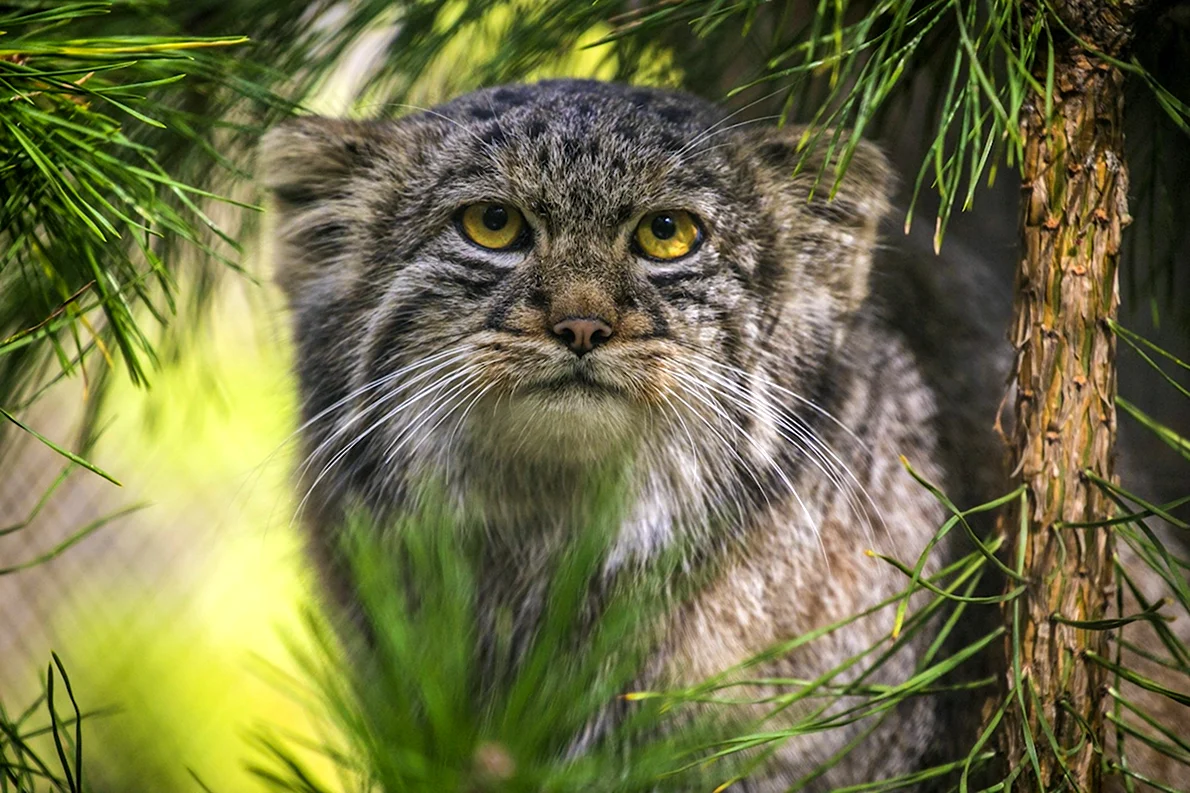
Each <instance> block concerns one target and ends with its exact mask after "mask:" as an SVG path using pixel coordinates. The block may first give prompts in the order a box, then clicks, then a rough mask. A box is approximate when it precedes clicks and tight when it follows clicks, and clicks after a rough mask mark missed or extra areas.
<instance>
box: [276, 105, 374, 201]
mask: <svg viewBox="0 0 1190 793" xmlns="http://www.w3.org/2000/svg"><path fill="white" fill-rule="evenodd" d="M375 138H376V131H375V125H374V124H369V123H366V122H355V121H344V120H342V119H334V118H320V117H317V116H304V117H299V118H291V119H289V120H287V121H284V122H282V123H280V124H278V125H277V126H275V127H273V128H272V129H270V130H269V131H268V132H267V133H265V136H264V138H263V139H261V142H260V157H259V162H258V167H257V178H258V180H259V181H260V182H261V184H263V185H264V187H265V188H266V189H268V190H269V191H270V192H272V193H273V195H274V196H276V198H277V199H278V200H279V201H280V202H282V203H283V204H291V205H295V206H300V205H303V204H308V203H310V202H313V201H320V200H324V199H326V198H328V197H331V196H334V195H335V194H336V193H337V192H339V191H341V190H342V187H343V185H344V184H345V183H346V182H347V180H348V179H350V178H351V176H352V175H353V174H355V173H356V172H358V170H359V169H360V168H361V167H363V166H364V165H366V164H367V162H368V160H369V159H371V157H373V156H375V153H376V152H375V151H374V148H375V147H374V143H375Z"/></svg>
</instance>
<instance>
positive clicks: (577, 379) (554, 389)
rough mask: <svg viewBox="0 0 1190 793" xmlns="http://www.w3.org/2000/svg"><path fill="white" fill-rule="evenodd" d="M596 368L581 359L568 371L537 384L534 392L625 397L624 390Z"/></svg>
mask: <svg viewBox="0 0 1190 793" xmlns="http://www.w3.org/2000/svg"><path fill="white" fill-rule="evenodd" d="M601 374H602V373H601V372H599V371H598V370H597V369H596V368H595V367H594V366H592V365H590V364H589V363H588V362H586V361H585V360H584V359H580V360H578V361H576V362H575V363H574V365H573V366H571V367H568V371H565V372H562V373H560V374H557V375H555V376H554V377H551V378H549V379H547V380H544V381H542V382H540V383H537V384H536V385H535V386H533V390H535V391H538V392H545V393H554V394H560V393H573V392H579V393H584V394H605V395H623V393H624V389H623V388H621V387H620V386H618V385H616V384H615V383H614V382H611V381H609V379H608V378H607V377H606V376H601Z"/></svg>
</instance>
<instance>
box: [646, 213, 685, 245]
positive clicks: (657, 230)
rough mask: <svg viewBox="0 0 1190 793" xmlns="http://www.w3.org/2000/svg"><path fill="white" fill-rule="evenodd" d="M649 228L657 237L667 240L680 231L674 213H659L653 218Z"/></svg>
mask: <svg viewBox="0 0 1190 793" xmlns="http://www.w3.org/2000/svg"><path fill="white" fill-rule="evenodd" d="M649 229H650V230H651V231H652V232H653V236H654V237H656V238H657V239H659V240H667V239H669V238H670V237H672V236H673V235H675V234H677V233H678V222H677V221H676V220H674V219H673V216H672V215H658V216H657V217H655V218H653V222H652V223H651V224H650V225H649Z"/></svg>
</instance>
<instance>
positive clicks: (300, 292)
mask: <svg viewBox="0 0 1190 793" xmlns="http://www.w3.org/2000/svg"><path fill="white" fill-rule="evenodd" d="M398 126H399V125H398V124H397V123H395V122H385V121H371V122H360V121H344V120H340V119H332V118H319V117H316V116H305V117H299V118H292V119H289V120H288V121H285V122H282V123H281V124H278V125H277V126H276V127H273V128H272V129H271V130H269V131H268V133H266V134H265V136H264V138H263V139H262V140H261V143H260V150H259V156H258V161H257V178H258V180H259V181H260V183H261V184H262V185H263V186H264V187H265V188H266V189H267V190H269V191H270V192H271V193H272V196H273V201H272V204H271V207H270V209H271V215H272V223H271V226H272V229H273V237H274V239H275V240H276V247H275V249H274V251H273V257H274V262H275V267H276V279H277V282H278V283H279V284H280V285H281V287H282V288H283V289H284V290H285V291H286V293H287V294H288V295H289V297H290V299H291V301H296V302H300V301H302V300H304V299H313V296H311V295H305V294H304V293H305V292H306V291H307V287H309V286H310V285H311V284H313V283H315V281H316V280H317V279H327V278H330V279H335V278H343V277H346V275H347V272H346V269H347V268H349V267H350V259H351V246H352V240H353V239H354V237H355V236H356V234H357V233H358V229H359V228H360V226H361V224H363V223H364V222H365V221H366V220H367V212H368V206H367V196H368V194H369V192H370V191H368V190H365V189H362V188H361V185H363V184H364V183H365V182H366V181H367V180H372V181H383V180H395V179H396V178H398V174H397V173H396V169H395V168H394V167H393V164H394V163H395V162H396V161H398V160H399V159H400V157H401V151H402V145H401V144H402V141H401V140H398V138H399V135H398V133H397V128H398ZM344 265H346V266H347V267H346V268H345V267H344Z"/></svg>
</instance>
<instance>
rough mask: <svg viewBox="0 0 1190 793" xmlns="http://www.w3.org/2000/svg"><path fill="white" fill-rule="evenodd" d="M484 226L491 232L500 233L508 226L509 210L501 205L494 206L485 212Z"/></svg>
mask: <svg viewBox="0 0 1190 793" xmlns="http://www.w3.org/2000/svg"><path fill="white" fill-rule="evenodd" d="M483 225H484V226H486V227H487V228H488V229H489V230H490V231H499V230H500V229H502V228H504V227H505V226H507V225H508V210H507V209H505V208H504V207H503V206H501V205H500V204H492V205H490V206H489V207H488V208H487V209H485V210H484V211H483Z"/></svg>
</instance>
